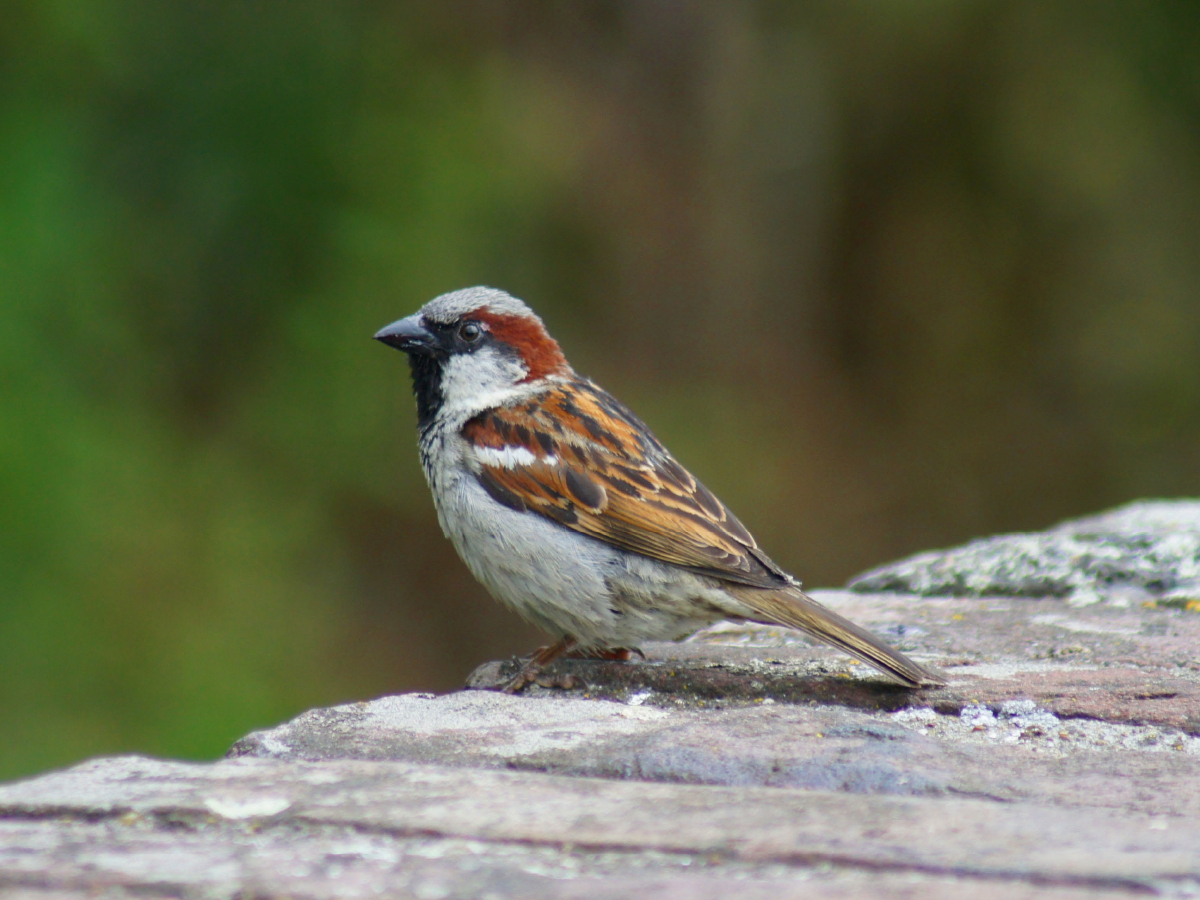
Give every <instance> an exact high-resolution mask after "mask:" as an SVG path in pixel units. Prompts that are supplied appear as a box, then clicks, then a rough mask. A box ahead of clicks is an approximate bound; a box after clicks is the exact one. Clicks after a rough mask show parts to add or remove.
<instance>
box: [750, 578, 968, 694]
mask: <svg viewBox="0 0 1200 900" xmlns="http://www.w3.org/2000/svg"><path fill="white" fill-rule="evenodd" d="M734 591H735V593H736V595H737V598H738V599H739V600H741V601H742V602H743V603H745V604H746V605H747V606H749V607H750V608H751V609H752V610H754V614H753V615H750V616H747V617H746V618H747V619H749V620H750V621H753V622H759V623H761V624H766V625H786V626H787V627H789V628H796V629H799V630H800V631H803V632H804V633H805V634H808V635H811V636H812V637H815V638H817V639H818V640H821V641H824V642H825V643H827V644H832V645H833V646H835V647H837V648H838V649H839V650H843V651H845V652H846V653H849V654H850V655H851V656H854V657H857V658H858V659H861V660H862V661H863V662H865V663H868V664H869V665H872V666H874V667H875V668H876V669H878V670H879V671H880V672H883V673H884V674H885V675H890V676H891V677H892V678H894V679H896V680H897V681H899V682H900V683H901V684H903V685H905V686H906V687H913V688H915V687H927V686H929V687H932V686H937V685H943V684H945V683H946V679H945V678H944V677H942V676H941V675H939V674H937V673H935V672H931V671H930V670H929V669H926V668H924V667H923V666H919V665H917V664H916V663H915V662H913V661H912V660H911V659H909V658H908V657H907V656H905V655H904V654H903V653H900V652H898V651H896V650H893V649H892V648H891V647H889V646H888V645H887V644H885V643H883V642H882V641H881V640H879V638H877V637H875V635H873V634H871V633H870V632H869V631H867V630H866V629H865V628H862V627H860V626H858V625H855V624H854V623H853V622H851V621H850V620H849V619H844V618H842V617H841V616H839V615H838V614H837V613H835V612H834V611H833V610H831V609H827V608H826V607H824V606H822V605H821V604H820V603H818V602H817V601H816V600H814V599H813V598H812V597H810V596H808V594H806V593H804V591H802V590H800V589H799V588H788V589H785V590H781V591H780V590H762V589H761V588H750V587H746V588H735V589H734Z"/></svg>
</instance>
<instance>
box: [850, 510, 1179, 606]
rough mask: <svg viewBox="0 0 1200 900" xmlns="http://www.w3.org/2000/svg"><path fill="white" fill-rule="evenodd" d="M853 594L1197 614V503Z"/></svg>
mask: <svg viewBox="0 0 1200 900" xmlns="http://www.w3.org/2000/svg"><path fill="white" fill-rule="evenodd" d="M850 588H851V589H852V590H856V591H865V592H868V593H877V592H880V591H899V592H902V593H908V594H921V595H923V596H948V597H982V596H986V595H991V596H1003V597H1066V598H1069V599H1070V600H1071V601H1072V602H1073V603H1074V604H1076V605H1081V606H1082V605H1088V604H1091V603H1098V602H1101V601H1105V600H1107V601H1108V602H1113V603H1118V604H1125V603H1130V602H1134V603H1143V602H1147V601H1155V602H1159V603H1166V604H1173V605H1177V606H1183V607H1186V606H1187V605H1188V604H1189V603H1195V604H1197V606H1200V501H1197V500H1151V501H1140V502H1137V503H1131V504H1129V505H1128V506H1122V507H1120V508H1119V509H1115V510H1112V511H1111V512H1107V513H1104V514H1102V515H1098V516H1088V517H1087V518H1083V519H1072V520H1070V521H1067V522H1063V523H1062V524H1061V525H1059V526H1058V527H1056V528H1052V529H1050V530H1049V531H1044V532H1039V533H1037V534H1003V535H998V536H996V537H989V538H983V539H982V540H978V541H972V542H971V543H969V544H967V545H966V546H963V547H956V548H954V549H951V550H935V551H933V552H929V553H921V554H918V555H916V556H912V557H909V558H908V559H903V560H900V561H899V562H895V563H891V564H889V565H886V566H882V567H880V568H877V569H872V570H871V571H869V572H865V573H863V574H862V575H859V576H858V577H857V578H855V579H853V580H852V581H851V582H850Z"/></svg>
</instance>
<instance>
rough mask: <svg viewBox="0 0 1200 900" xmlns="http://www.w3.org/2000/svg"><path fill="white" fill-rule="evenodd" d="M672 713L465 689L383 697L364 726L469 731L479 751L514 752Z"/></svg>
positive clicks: (636, 726)
mask: <svg viewBox="0 0 1200 900" xmlns="http://www.w3.org/2000/svg"><path fill="white" fill-rule="evenodd" d="M668 715H670V713H668V712H667V711H666V710H663V709H658V708H655V707H646V706H638V705H635V706H632V707H631V706H628V705H626V704H623V703H611V702H607V701H602V700H558V699H549V698H539V699H531V698H527V697H513V696H510V695H508V694H500V693H495V692H492V691H463V692H461V693H457V694H447V695H445V696H441V697H436V696H435V697H429V696H421V695H415V694H402V695H400V696H395V697H384V698H382V699H380V700H376V701H375V702H374V703H372V704H371V705H370V711H369V714H368V718H367V720H366V721H365V722H363V725H364V726H365V727H366V728H368V729H386V730H391V731H396V732H403V733H405V734H421V735H439V736H442V737H446V736H450V737H453V736H455V735H460V736H464V737H467V736H469V737H470V739H471V743H472V745H473V749H475V750H477V751H478V752H482V753H486V754H488V755H491V756H503V757H510V756H523V755H526V754H531V753H538V752H542V751H546V750H566V749H571V748H573V747H577V746H580V745H583V744H585V743H587V742H589V741H594V740H596V739H597V738H611V737H614V736H620V735H628V734H634V733H637V732H641V731H644V730H646V729H647V727H652V726H653V725H654V724H655V723H658V722H660V721H661V720H662V719H664V718H665V717H667V716H668Z"/></svg>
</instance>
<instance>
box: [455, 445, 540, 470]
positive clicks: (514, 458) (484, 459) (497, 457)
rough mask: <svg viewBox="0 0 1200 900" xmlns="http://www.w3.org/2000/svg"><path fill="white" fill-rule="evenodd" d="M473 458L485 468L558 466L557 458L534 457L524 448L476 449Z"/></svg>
mask: <svg viewBox="0 0 1200 900" xmlns="http://www.w3.org/2000/svg"><path fill="white" fill-rule="evenodd" d="M475 456H476V457H478V459H479V461H480V462H481V463H483V464H484V465H485V466H501V467H502V468H505V469H515V468H516V467H517V466H531V465H533V464H534V463H536V462H540V463H542V464H543V465H547V466H556V465H558V457H557V456H535V455H534V454H533V453H532V452H531V451H529V450H527V449H525V448H524V447H476V448H475Z"/></svg>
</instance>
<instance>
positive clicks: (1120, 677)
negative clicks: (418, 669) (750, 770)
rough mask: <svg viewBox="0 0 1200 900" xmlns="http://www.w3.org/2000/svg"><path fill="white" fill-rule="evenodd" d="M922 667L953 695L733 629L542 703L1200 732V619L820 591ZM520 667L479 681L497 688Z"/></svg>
mask: <svg viewBox="0 0 1200 900" xmlns="http://www.w3.org/2000/svg"><path fill="white" fill-rule="evenodd" d="M813 595H814V597H816V598H817V599H819V600H820V601H821V602H822V603H825V604H826V605H828V606H830V607H831V608H833V609H836V610H837V611H838V612H841V613H842V614H843V615H846V616H848V617H849V618H851V619H853V620H854V621H857V622H860V623H862V624H864V625H866V626H867V627H870V628H872V629H873V630H874V631H876V632H877V633H879V634H880V635H882V636H884V637H886V638H888V639H889V640H891V641H892V642H893V643H894V644H895V645H896V646H898V647H899V648H900V649H901V650H903V651H904V652H906V653H909V654H910V655H912V656H913V657H914V658H915V659H916V660H918V661H919V662H922V663H926V664H928V665H931V666H934V667H937V668H940V669H942V671H943V672H944V673H945V674H946V675H947V676H948V677H949V682H950V683H949V684H948V685H947V686H946V687H945V688H940V689H936V690H930V689H926V690H921V691H911V690H907V689H904V688H901V687H898V686H895V685H893V684H891V683H890V682H888V681H886V680H884V679H883V677H882V676H879V675H877V674H876V673H875V672H874V671H873V670H871V669H869V668H868V667H867V666H865V665H862V664H859V663H857V662H855V661H853V660H849V659H847V658H846V657H845V656H843V655H841V654H838V653H837V652H836V651H834V650H832V649H830V648H827V647H823V646H813V645H812V644H811V643H810V642H808V641H807V640H806V639H805V638H804V637H803V636H801V635H799V634H797V633H795V632H790V631H787V630H786V629H777V628H766V627H763V626H756V625H722V626H717V627H716V628H713V629H708V630H707V631H704V632H701V633H700V634H699V635H698V636H697V637H696V638H695V639H693V640H691V641H687V642H684V643H680V644H650V645H647V646H646V647H644V648H643V649H644V651H645V653H646V659H645V660H644V661H643V660H634V661H631V662H610V661H599V660H567V661H563V662H561V663H557V664H556V665H555V667H553V668H552V669H551V670H550V671H551V672H552V673H556V674H567V673H570V674H573V675H575V676H576V677H577V678H578V679H579V681H580V682H581V683H582V684H583V685H584V688H582V689H580V690H576V691H572V692H562V691H557V690H549V691H547V690H546V689H542V688H532V689H529V694H530V695H531V696H547V695H558V696H562V695H564V694H565V695H569V696H578V697H583V696H589V697H600V698H606V699H616V700H625V699H627V698H628V697H629V696H631V695H634V694H638V693H645V692H650V693H651V694H653V695H654V696H656V697H658V698H660V699H662V698H666V699H669V700H670V701H671V702H674V701H679V703H682V704H684V705H690V706H697V707H699V706H711V705H713V704H716V705H720V704H728V703H745V702H753V701H756V700H763V699H773V700H776V701H777V702H784V703H813V702H815V703H819V704H831V705H837V706H843V707H850V708H855V709H865V710H897V709H902V708H905V707H915V706H933V707H934V708H936V709H938V710H939V711H941V712H945V713H950V714H958V713H959V712H961V710H962V709H963V708H965V707H967V706H971V705H977V704H979V703H984V704H990V705H993V706H996V707H997V708H998V705H999V704H1000V703H1002V702H1004V701H1007V700H1017V699H1029V700H1034V701H1035V702H1036V703H1037V704H1038V705H1039V706H1042V707H1044V708H1046V709H1048V710H1050V711H1051V712H1054V713H1055V714H1056V715H1059V716H1061V717H1064V718H1074V717H1084V718H1094V719H1100V720H1103V721H1108V722H1120V723H1127V724H1139V725H1159V726H1164V727H1170V728H1178V729H1182V730H1184V731H1187V732H1189V733H1192V734H1200V611H1191V610H1187V609H1177V608H1171V607H1145V606H1142V605H1140V604H1139V605H1131V606H1111V605H1093V606H1088V607H1084V608H1075V607H1072V606H1070V605H1069V604H1068V602H1067V601H1064V600H1058V599H1049V600H1039V601H1028V600H1020V599H1011V598H981V599H941V598H922V597H913V596H904V595H896V594H855V593H851V592H847V591H814V592H813ZM515 667H516V663H515V661H509V662H506V663H499V662H496V663H490V664H487V665H485V666H482V667H481V668H480V669H479V670H477V671H476V673H474V674H473V675H472V676H471V678H470V679H469V683H470V684H471V685H472V686H474V687H484V688H486V687H492V686H495V685H496V684H498V683H500V682H502V681H503V679H504V678H505V677H506V676H507V674H508V673H510V672H512V671H515Z"/></svg>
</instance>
